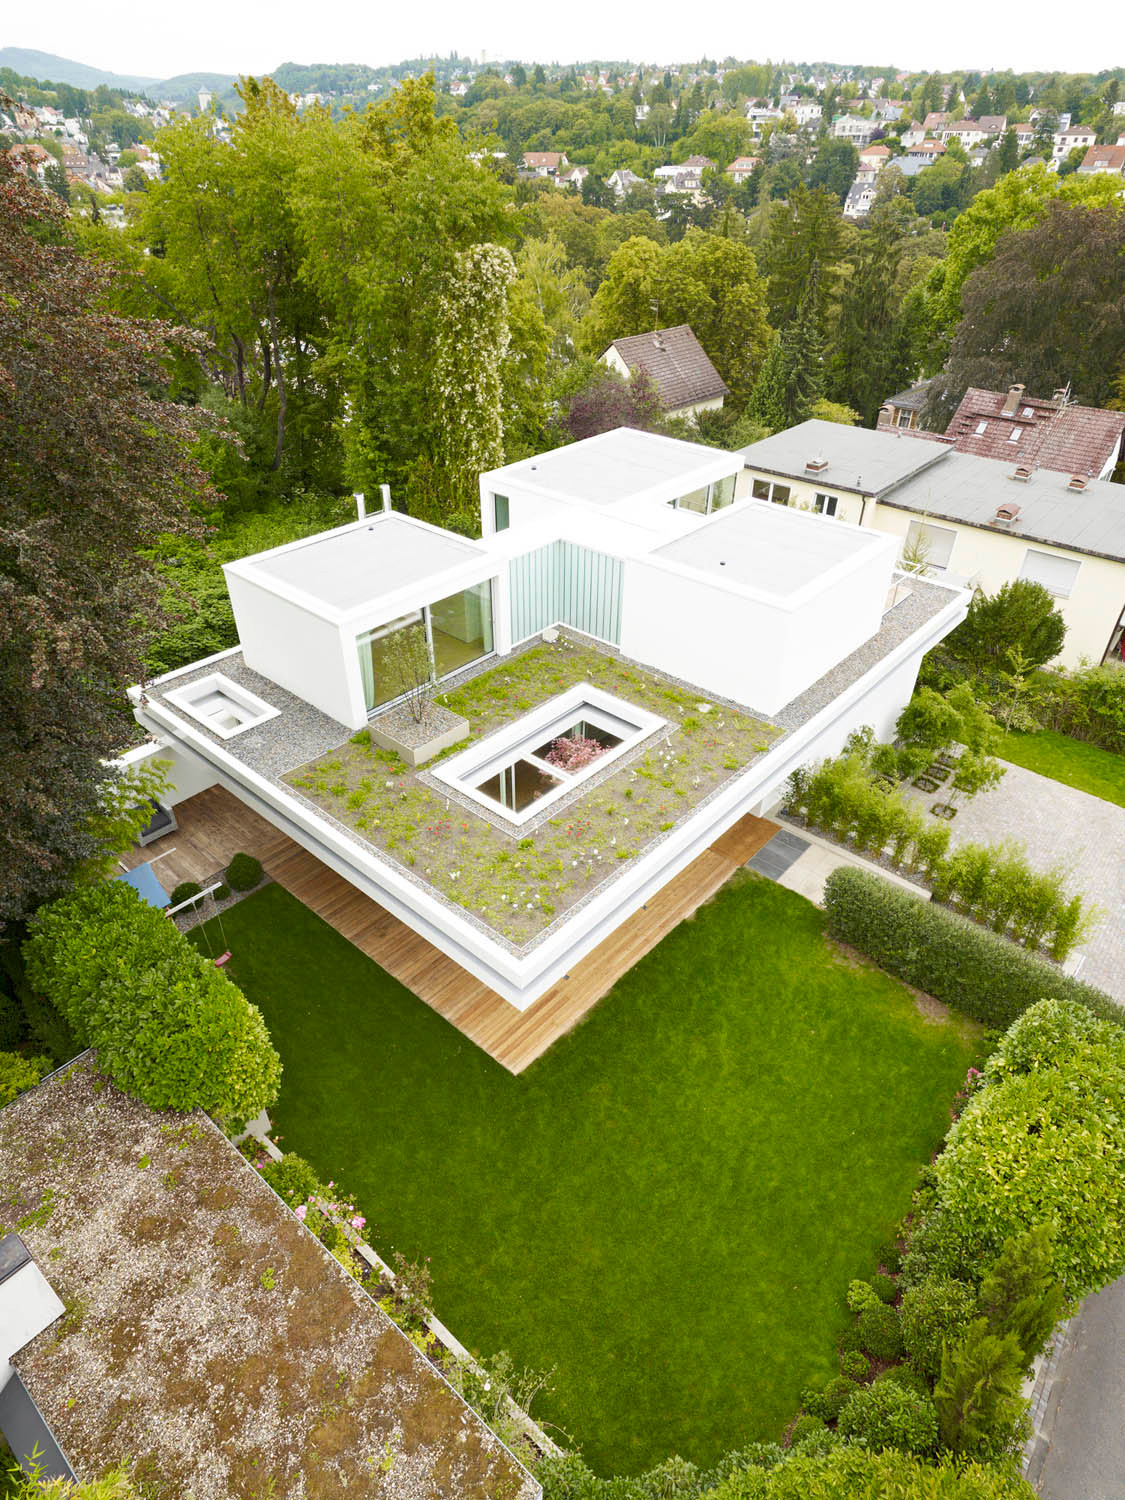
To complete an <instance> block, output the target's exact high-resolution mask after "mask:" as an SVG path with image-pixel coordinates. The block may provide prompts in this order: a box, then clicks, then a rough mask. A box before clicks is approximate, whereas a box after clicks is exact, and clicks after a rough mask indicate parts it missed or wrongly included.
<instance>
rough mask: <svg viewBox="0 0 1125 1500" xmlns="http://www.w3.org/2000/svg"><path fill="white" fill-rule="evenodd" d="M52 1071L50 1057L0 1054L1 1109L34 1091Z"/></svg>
mask: <svg viewBox="0 0 1125 1500" xmlns="http://www.w3.org/2000/svg"><path fill="white" fill-rule="evenodd" d="M50 1071H51V1060H50V1058H49V1057H23V1056H21V1055H20V1053H18V1052H0V1109H3V1107H4V1105H5V1104H11V1102H12V1100H13V1099H14V1098H15V1097H16V1096H17V1095H18V1094H22V1093H24V1092H26V1090H27V1089H33V1088H34V1087H35V1085H36V1084H37V1083H38V1082H39V1080H40V1079H41V1078H42V1077H43V1076H44V1075H45V1074H47V1073H49V1072H50Z"/></svg>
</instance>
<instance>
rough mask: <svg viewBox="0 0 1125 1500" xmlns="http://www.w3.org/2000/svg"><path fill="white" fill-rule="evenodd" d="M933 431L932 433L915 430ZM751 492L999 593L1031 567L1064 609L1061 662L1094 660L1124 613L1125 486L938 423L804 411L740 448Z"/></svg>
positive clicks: (1113, 643)
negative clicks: (956, 437) (899, 423)
mask: <svg viewBox="0 0 1125 1500" xmlns="http://www.w3.org/2000/svg"><path fill="white" fill-rule="evenodd" d="M917 436H929V437H930V438H931V439H934V440H932V441H928V442H918V441H914V439H915V437H917ZM742 455H743V458H744V460H745V463H746V467H747V469H748V471H749V473H750V477H751V493H752V494H754V495H756V496H758V497H759V498H776V492H777V490H778V487H779V486H780V488H781V491H782V495H783V498H784V499H785V501H786V502H787V503H788V504H798V505H808V506H809V507H810V508H814V509H818V510H820V511H821V512H823V513H826V514H831V515H835V516H839V517H842V518H843V519H845V520H849V521H854V522H858V523H859V524H860V525H862V526H869V527H873V528H874V529H876V530H878V531H883V532H887V533H890V534H892V535H894V536H895V537H897V538H898V539H899V545H900V547H906V546H907V545H909V544H911V543H916V542H921V543H922V544H924V546H925V548H926V551H927V556H926V566H927V576H930V577H938V578H944V579H946V580H947V581H951V582H955V583H957V584H959V585H962V586H971V587H979V588H982V589H984V590H985V591H986V592H988V593H994V592H995V591H996V590H997V589H998V588H999V587H1000V586H1001V585H1002V584H1004V583H1008V582H1011V581H1012V580H1014V579H1017V578H1030V579H1033V580H1034V581H1035V582H1037V583H1042V584H1043V585H1044V586H1045V587H1046V588H1048V589H1049V590H1050V592H1051V593H1052V594H1054V595H1055V598H1056V600H1057V603H1058V607H1059V610H1060V612H1061V614H1062V616H1063V619H1064V620H1065V621H1066V626H1067V636H1066V644H1065V646H1064V647H1063V650H1062V652H1061V654H1060V656H1059V661H1060V662H1061V664H1062V665H1063V666H1067V667H1073V666H1077V665H1079V663H1080V662H1081V661H1082V660H1083V659H1089V660H1091V661H1095V662H1100V661H1103V660H1105V659H1106V658H1107V656H1108V655H1109V654H1110V653H1112V652H1113V651H1115V650H1116V649H1117V647H1118V645H1119V643H1120V638H1121V628H1122V621H1123V616H1125V490H1123V489H1122V487H1121V486H1120V485H1116V484H1109V483H1107V482H1106V481H1105V480H1101V479H1089V478H1087V477H1086V476H1085V475H1083V474H1074V475H1069V474H1067V473H1065V472H1059V471H1056V470H1051V469H1045V468H1037V469H1033V468H1032V467H1031V466H1029V465H1025V464H1017V463H1016V462H1015V461H1014V460H1010V461H1007V462H1003V461H1001V460H1000V459H996V458H979V457H977V456H975V455H973V454H971V453H963V452H958V451H956V449H955V448H954V447H953V446H952V445H951V444H950V443H949V442H948V441H947V440H942V439H941V438H935V435H933V434H929V435H926V434H914V433H908V432H906V431H902V432H899V431H882V432H880V431H876V432H871V431H870V430H865V429H863V428H858V427H844V426H842V425H840V424H839V423H833V422H818V421H811V422H803V423H801V424H800V425H799V426H797V427H791V428H789V429H788V430H787V431H785V432H778V433H774V435H773V436H772V437H768V438H764V439H763V440H762V441H761V442H760V443H752V444H751V445H750V446H749V447H748V448H744V449H743V450H742Z"/></svg>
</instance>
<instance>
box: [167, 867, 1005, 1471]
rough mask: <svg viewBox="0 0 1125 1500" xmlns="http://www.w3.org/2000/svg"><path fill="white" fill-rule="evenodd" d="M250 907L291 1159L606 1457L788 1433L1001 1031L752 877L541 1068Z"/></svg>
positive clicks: (274, 913)
mask: <svg viewBox="0 0 1125 1500" xmlns="http://www.w3.org/2000/svg"><path fill="white" fill-rule="evenodd" d="M223 921H224V925H225V930H226V935H227V938H228V941H229V945H230V947H231V949H232V952H233V954H234V957H233V960H232V964H231V970H232V973H233V976H234V978H235V979H236V980H237V982H238V983H239V985H240V986H241V987H242V988H243V990H244V991H245V992H246V993H247V995H249V996H250V997H251V998H252V999H253V1000H254V1001H255V1002H256V1003H257V1004H259V1005H260V1006H261V1008H262V1010H263V1012H264V1014H265V1016H266V1019H267V1023H268V1025H269V1027H270V1031H271V1034H272V1036H273V1039H274V1042H275V1045H277V1047H278V1049H279V1051H280V1053H281V1056H282V1059H283V1062H284V1063H285V1072H284V1074H283V1085H282V1093H281V1095H280V1098H279V1101H278V1105H277V1107H276V1110H275V1111H274V1114H275V1119H276V1123H277V1125H278V1128H279V1130H280V1132H281V1134H282V1136H283V1137H284V1144H285V1146H286V1147H287V1148H288V1149H290V1150H293V1151H297V1152H299V1153H300V1154H301V1155H302V1156H303V1157H305V1158H307V1159H308V1161H310V1162H311V1163H312V1165H313V1166H314V1168H315V1169H316V1171H317V1173H318V1174H319V1175H320V1176H321V1177H324V1178H327V1177H333V1178H337V1177H339V1178H343V1179H344V1180H345V1181H347V1182H348V1183H349V1185H350V1186H351V1187H352V1188H353V1190H354V1191H355V1193H356V1197H357V1201H358V1202H359V1204H360V1207H361V1211H362V1212H363V1213H364V1215H365V1216H366V1218H367V1220H368V1223H369V1224H370V1225H372V1226H374V1232H373V1235H372V1238H373V1241H374V1243H375V1245H376V1247H377V1248H378V1249H379V1250H380V1252H381V1253H382V1254H384V1255H385V1256H387V1257H389V1256H390V1255H391V1254H392V1253H393V1252H394V1251H396V1250H397V1251H401V1252H402V1253H403V1254H404V1255H406V1256H408V1257H409V1258H411V1259H416V1260H418V1259H422V1258H423V1257H429V1259H430V1264H431V1270H432V1274H433V1294H434V1305H435V1308H436V1311H437V1313H438V1316H439V1317H441V1319H442V1320H443V1321H444V1322H445V1323H446V1324H447V1325H448V1326H449V1327H451V1328H452V1329H454V1330H455V1332H456V1333H457V1335H458V1337H459V1338H461V1339H462V1340H463V1341H464V1342H465V1343H466V1344H467V1345H468V1346H469V1347H470V1348H471V1349H473V1350H474V1352H478V1353H481V1354H483V1355H486V1356H487V1355H491V1354H495V1353H496V1352H497V1351H499V1350H501V1349H505V1350H507V1351H508V1352H509V1353H510V1355H511V1356H512V1358H513V1360H514V1361H515V1362H516V1363H517V1364H518V1365H520V1366H530V1367H532V1368H538V1369H543V1368H544V1367H547V1366H553V1367H554V1375H553V1379H552V1388H551V1390H550V1391H549V1392H547V1393H545V1394H544V1396H543V1398H542V1400H541V1402H540V1404H539V1407H538V1413H539V1419H540V1420H541V1421H546V1422H548V1423H555V1424H558V1425H559V1426H560V1427H561V1428H562V1429H563V1430H564V1431H565V1432H566V1433H568V1434H569V1435H570V1436H571V1437H572V1438H573V1440H574V1441H575V1442H576V1443H577V1444H578V1445H579V1446H580V1447H581V1449H582V1450H583V1452H584V1453H585V1454H586V1456H587V1457H588V1459H589V1460H590V1462H591V1463H592V1464H593V1465H594V1467H595V1468H596V1469H597V1470H598V1471H600V1472H602V1473H615V1472H616V1473H636V1472H637V1471H639V1470H641V1469H644V1468H646V1467H648V1466H651V1465H652V1464H654V1463H657V1462H659V1461H661V1460H663V1459H665V1458H666V1457H667V1455H668V1454H669V1453H670V1452H673V1451H675V1452H679V1453H680V1454H681V1455H683V1457H684V1459H685V1460H691V1461H694V1462H696V1463H699V1464H711V1463H714V1462H715V1461H716V1459H717V1458H718V1457H719V1455H721V1454H722V1453H724V1452H726V1451H727V1450H729V1449H730V1448H731V1447H733V1446H735V1445H737V1444H740V1443H745V1442H750V1441H753V1440H754V1439H758V1438H762V1439H776V1438H777V1437H778V1436H779V1435H780V1433H781V1431H782V1430H783V1428H784V1427H785V1426H786V1424H787V1422H788V1421H789V1419H790V1418H791V1416H792V1414H793V1412H794V1410H795V1408H796V1405H797V1401H798V1398H799V1395H800V1392H801V1390H802V1388H803V1387H805V1386H808V1385H810V1384H820V1385H823V1384H824V1382H826V1381H827V1380H828V1379H829V1378H830V1377H831V1376H832V1375H834V1374H835V1373H836V1372H837V1370H838V1358H837V1353H836V1343H837V1339H838V1338H839V1336H840V1335H841V1334H842V1332H843V1331H844V1328H845V1326H846V1325H847V1324H848V1323H849V1322H850V1321H851V1320H850V1315H849V1314H848V1312H847V1310H846V1307H845V1304H844V1293H845V1291H846V1289H847V1287H848V1285H849V1283H850V1282H851V1281H852V1280H855V1279H857V1278H860V1277H863V1276H871V1275H872V1273H873V1272H874V1271H875V1270H876V1269H877V1266H878V1264H879V1261H880V1254H879V1247H880V1246H881V1245H882V1244H883V1242H885V1241H886V1239H887V1238H888V1235H889V1234H890V1232H891V1230H892V1229H893V1227H894V1226H895V1225H896V1224H897V1222H898V1221H899V1220H900V1219H901V1217H902V1215H903V1214H904V1212H905V1211H906V1208H907V1206H908V1204H909V1202H910V1197H911V1192H912V1190H913V1187H914V1185H915V1182H916V1180H917V1177H918V1173H919V1169H920V1167H921V1165H922V1164H923V1163H924V1162H926V1161H927V1160H928V1158H929V1156H930V1154H931V1152H932V1150H933V1148H934V1147H935V1145H936V1144H937V1142H938V1141H939V1140H940V1139H941V1136H942V1134H943V1133H944V1131H945V1129H946V1126H947V1124H948V1120H949V1105H950V1101H951V1099H952V1098H953V1095H954V1091H955V1090H956V1088H957V1086H958V1084H959V1083H960V1081H961V1080H962V1078H963V1077H964V1075H965V1070H966V1067H967V1066H968V1064H969V1063H971V1062H972V1061H973V1060H974V1059H975V1058H976V1057H977V1054H978V1051H979V1048H980V1046H981V1038H980V1033H979V1032H978V1031H977V1030H976V1028H974V1027H972V1026H968V1025H966V1024H965V1023H963V1022H962V1021H960V1020H949V1019H935V1018H933V1017H926V1016H924V1015H923V1014H922V1013H921V1012H920V1010H919V1008H918V1007H917V1005H916V1004H915V1001H914V998H913V997H912V996H911V995H910V994H909V992H908V991H906V990H905V989H904V988H903V987H902V986H901V985H899V984H897V983H896V982H895V981H893V980H891V979H889V978H888V977H887V976H885V975H883V974H880V973H879V972H877V971H875V970H873V969H869V968H867V967H866V966H864V965H857V964H855V963H854V962H851V961H848V960H846V959H844V958H842V957H841V956H840V955H839V954H837V953H836V952H834V950H833V949H832V948H831V946H830V945H828V944H827V943H826V942H825V939H824V918H823V915H822V914H821V913H820V912H818V911H817V909H816V908H815V907H813V906H811V905H810V904H809V903H807V902H805V901H804V900H802V899H801V898H800V897H798V896H795V895H794V894H793V893H791V892H788V891H786V890H784V889H783V888H781V887H779V886H776V885H774V884H771V883H769V882H765V881H761V880H758V879H757V878H756V877H754V876H751V875H745V876H741V877H738V878H736V880H735V881H733V882H732V883H731V884H729V885H728V886H727V887H726V888H724V890H723V891H722V892H721V893H720V894H719V896H718V897H717V898H716V899H715V900H714V901H713V902H711V903H709V904H708V905H707V906H705V907H704V908H702V909H701V910H700V912H699V913H698V914H697V915H696V917H695V918H694V919H693V920H692V921H689V922H685V923H683V924H682V925H681V926H680V927H678V928H677V929H676V930H675V932H673V933H672V934H670V935H669V937H667V938H666V939H665V940H664V942H663V943H661V944H660V945H659V946H658V947H657V948H656V949H655V950H654V951H653V952H652V953H650V954H649V955H648V956H647V957H646V958H645V959H644V960H642V962H641V963H640V964H638V965H637V966H636V968H635V969H633V970H632V971H631V973H630V974H628V975H627V976H626V977H625V978H624V979H623V980H622V981H621V982H620V983H619V984H618V986H617V987H616V989H615V990H614V991H613V993H612V994H611V995H610V996H608V997H607V998H606V999H605V1000H604V1001H603V1002H602V1003H601V1004H600V1005H599V1006H598V1007H597V1008H596V1009H595V1010H594V1011H593V1012H592V1014H591V1015H590V1016H589V1017H588V1018H587V1020H586V1021H585V1023H584V1024H583V1025H582V1026H580V1027H579V1028H578V1029H577V1030H576V1031H575V1032H573V1033H572V1034H571V1035H570V1036H568V1037H565V1038H564V1039H563V1040H561V1041H560V1042H559V1043H558V1044H556V1046H555V1047H554V1048H552V1050H551V1051H550V1052H549V1053H548V1054H547V1055H546V1056H545V1057H543V1058H541V1059H540V1060H539V1061H538V1062H537V1063H535V1064H534V1065H533V1066H532V1067H531V1068H529V1069H528V1070H527V1071H526V1072H525V1073H523V1074H522V1075H520V1076H519V1077H512V1076H511V1075H509V1074H508V1073H506V1072H505V1071H504V1070H503V1069H502V1068H501V1067H500V1066H499V1065H498V1064H496V1063H494V1062H492V1061H491V1060H490V1059H489V1058H488V1057H487V1056H486V1055H485V1054H484V1053H482V1052H480V1051H479V1050H478V1049H477V1048H475V1047H474V1046H473V1045H472V1044H471V1043H470V1042H469V1041H467V1040H466V1039H465V1038H464V1037H463V1036H461V1035H460V1033H458V1032H457V1031H456V1030H455V1029H453V1028H452V1027H451V1026H449V1025H448V1024H447V1023H446V1022H445V1021H444V1020H442V1019H441V1017H439V1016H437V1015H436V1014H435V1013H434V1012H432V1011H431V1010H429V1009H428V1007H426V1006H425V1005H423V1004H422V1003H421V1002H420V1001H418V1000H417V999H416V998H415V997H414V996H413V995H411V994H410V993H409V992H408V991H407V990H405V989H404V988H403V987H402V986H401V985H399V984H398V983H396V982H395V981H394V980H393V979H391V978H390V976H389V975H387V974H386V973H385V972H383V971H382V970H380V969H379V968H377V967H376V966H375V965H374V964H372V963H371V962H370V960H368V959H367V958H366V957H365V956H364V955H362V954H361V953H360V952H359V951H358V950H357V949H355V948H353V947H352V946H351V945H350V944H348V943H347V942H346V941H345V940H344V939H343V938H341V937H340V936H339V935H338V934H337V933H336V932H334V931H333V930H332V929H331V928H330V927H328V926H327V925H326V924H325V923H323V922H321V921H320V920H319V919H318V918H317V917H315V916H314V915H313V914H312V913H310V912H309V911H308V910H307V909H305V908H304V907H302V906H301V905H300V904H299V903H298V902H296V901H295V900H294V899H293V898H292V897H291V896H289V895H288V894H287V893H286V892H285V891H284V890H282V889H281V888H280V887H278V886H266V887H265V888H263V889H262V890H261V891H259V892H256V893H255V894H254V895H253V896H250V897H249V898H247V900H245V901H243V902H241V903H239V904H238V905H237V906H235V907H233V908H232V909H231V910H230V911H229V912H226V913H224V917H223ZM191 938H192V940H193V941H196V942H199V943H201V944H202V943H203V942H204V937H203V935H202V933H193V934H191ZM876 1300H878V1298H876ZM559 1493H567V1492H566V1491H565V1490H562V1491H559ZM575 1493H577V1492H575Z"/></svg>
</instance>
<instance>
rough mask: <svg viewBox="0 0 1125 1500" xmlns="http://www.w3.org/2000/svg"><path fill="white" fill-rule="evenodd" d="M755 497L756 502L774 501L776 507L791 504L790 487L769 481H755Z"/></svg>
mask: <svg viewBox="0 0 1125 1500" xmlns="http://www.w3.org/2000/svg"><path fill="white" fill-rule="evenodd" d="M753 495H754V499H755V500H772V501H773V503H774V504H775V505H788V504H789V486H788V485H787V484H777V483H775V482H771V481H770V480H768V479H755V481H754V485H753Z"/></svg>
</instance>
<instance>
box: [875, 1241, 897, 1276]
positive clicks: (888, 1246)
mask: <svg viewBox="0 0 1125 1500" xmlns="http://www.w3.org/2000/svg"><path fill="white" fill-rule="evenodd" d="M878 1255H879V1264H880V1265H881V1266H883V1267H884V1268H885V1269H886V1270H887V1271H888V1272H889V1274H890V1275H892V1276H895V1275H897V1274H898V1271H899V1270H900V1268H901V1266H902V1251H901V1250H900V1249H899V1245H898V1241H897V1240H887V1241H886V1243H885V1244H882V1245H880V1246H879V1251H878Z"/></svg>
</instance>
